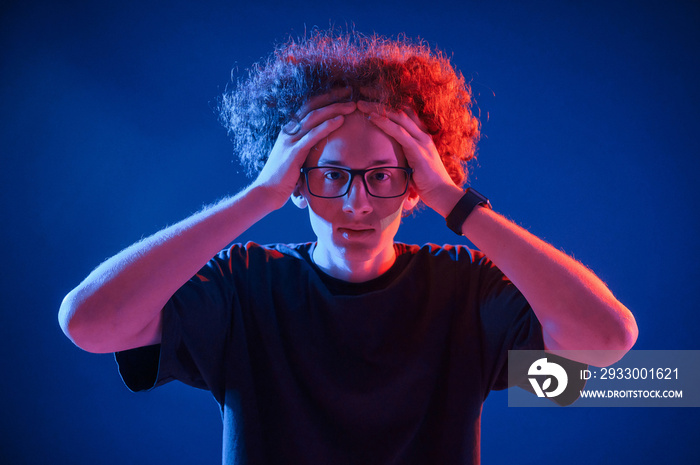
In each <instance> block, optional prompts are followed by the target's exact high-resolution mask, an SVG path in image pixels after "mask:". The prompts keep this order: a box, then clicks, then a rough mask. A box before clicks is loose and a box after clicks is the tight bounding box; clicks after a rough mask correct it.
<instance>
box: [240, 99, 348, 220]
mask: <svg viewBox="0 0 700 465" xmlns="http://www.w3.org/2000/svg"><path fill="white" fill-rule="evenodd" d="M350 95H351V89H350V88H348V87H343V88H339V89H334V90H333V91H331V92H329V93H327V94H322V95H317V96H315V97H312V98H310V99H309V100H308V101H307V102H306V103H305V104H304V105H303V106H302V107H301V108H300V109H299V111H298V112H297V115H296V118H295V119H293V120H292V121H289V122H288V123H287V124H285V125H284V126H283V127H282V130H281V131H280V133H279V135H278V136H277V141H276V142H275V145H274V146H273V147H272V151H271V152H270V156H269V158H268V160H267V162H266V163H265V166H264V167H263V169H262V171H261V172H260V174H259V175H258V177H257V179H256V180H255V181H254V182H253V184H252V186H253V187H265V188H266V189H267V191H268V192H269V194H270V201H271V202H272V205H273V206H274V208H282V206H283V205H284V204H285V203H286V202H287V200H288V199H289V196H290V195H292V192H293V191H294V188H295V186H296V183H297V181H298V179H299V171H300V170H301V168H302V167H303V166H304V162H305V161H306V157H307V156H308V155H309V151H310V150H311V149H312V148H313V147H314V146H315V145H316V144H318V143H319V142H320V141H321V140H323V139H324V138H326V137H328V135H329V134H331V133H332V132H333V131H335V130H336V129H338V128H339V127H340V126H341V125H342V124H343V120H344V116H345V115H349V114H350V113H352V112H354V111H355V110H356V109H357V105H356V104H355V102H348V101H347V99H348V98H349V97H350Z"/></svg>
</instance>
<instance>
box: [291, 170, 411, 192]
mask: <svg viewBox="0 0 700 465" xmlns="http://www.w3.org/2000/svg"><path fill="white" fill-rule="evenodd" d="M301 172H302V173H303V174H304V178H305V179H306V186H307V187H308V189H309V193H310V194H311V195H313V196H314V197H321V198H324V199H334V198H337V197H342V196H344V195H345V194H347V193H348V192H349V191H350V186H351V185H352V181H353V179H355V176H360V177H361V178H362V182H363V183H364V185H365V190H366V191H367V193H368V194H369V195H371V196H372V197H379V198H381V199H391V198H393V197H401V196H402V195H404V194H405V193H406V191H407V190H408V183H409V181H410V180H411V174H412V173H413V170H412V169H411V168H405V167H402V166H382V167H379V168H370V169H367V170H351V169H347V168H338V167H335V166H313V167H310V168H302V169H301Z"/></svg>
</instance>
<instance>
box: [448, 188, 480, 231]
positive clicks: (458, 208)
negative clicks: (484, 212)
mask: <svg viewBox="0 0 700 465" xmlns="http://www.w3.org/2000/svg"><path fill="white" fill-rule="evenodd" d="M478 205H483V206H484V207H486V208H491V202H489V199H487V198H486V197H484V196H483V195H481V194H480V193H479V192H477V191H476V190H474V189H472V188H471V187H470V188H468V189H467V191H466V192H465V193H464V195H463V196H462V198H460V199H459V201H458V202H457V205H455V206H454V208H453V209H452V211H451V212H450V214H449V215H447V218H445V221H446V222H447V227H448V228H450V229H451V230H452V231H454V232H455V234H458V235H460V236H463V234H462V225H463V224H464V222H465V221H466V220H467V217H468V216H469V215H470V214H471V212H472V211H474V209H475V208H476V207H477V206H478Z"/></svg>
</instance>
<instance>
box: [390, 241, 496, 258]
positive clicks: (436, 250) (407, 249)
mask: <svg viewBox="0 0 700 465" xmlns="http://www.w3.org/2000/svg"><path fill="white" fill-rule="evenodd" d="M394 246H395V248H396V251H397V254H398V255H404V254H408V255H413V256H417V257H422V258H425V259H427V260H447V261H455V262H457V261H459V262H470V263H479V262H481V261H483V260H484V259H485V255H484V254H483V253H482V252H480V251H479V250H475V249H470V248H469V247H467V246H466V245H462V244H458V245H454V244H443V245H438V244H434V243H431V242H427V243H425V244H423V245H417V244H404V243H402V242H397V243H395V244H394Z"/></svg>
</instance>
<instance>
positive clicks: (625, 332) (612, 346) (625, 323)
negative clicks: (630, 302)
mask: <svg viewBox="0 0 700 465" xmlns="http://www.w3.org/2000/svg"><path fill="white" fill-rule="evenodd" d="M618 315H619V320H618V321H616V322H615V323H614V324H612V325H611V328H610V331H608V332H607V334H606V337H605V340H604V341H603V342H602V343H601V346H600V349H601V350H600V351H599V353H600V359H599V360H598V362H597V363H594V365H596V366H600V367H604V366H610V365H612V364H614V363H617V362H619V361H620V360H621V359H622V357H624V356H625V355H626V354H627V352H629V351H630V350H631V349H632V347H634V345H635V344H636V342H637V338H638V336H639V328H638V327H637V322H636V320H635V319H634V316H633V315H632V313H631V312H630V311H629V310H628V309H627V308H624V307H623V309H622V310H621V311H619V313H618Z"/></svg>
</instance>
